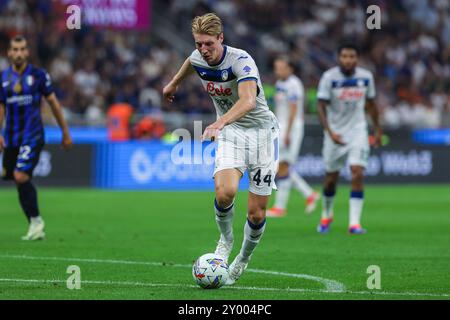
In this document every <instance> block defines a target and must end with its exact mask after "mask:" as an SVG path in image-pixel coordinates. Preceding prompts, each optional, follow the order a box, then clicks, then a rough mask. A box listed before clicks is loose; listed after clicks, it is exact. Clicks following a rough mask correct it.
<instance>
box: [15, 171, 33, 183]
mask: <svg viewBox="0 0 450 320" xmlns="http://www.w3.org/2000/svg"><path fill="white" fill-rule="evenodd" d="M29 180H30V176H29V175H28V174H26V173H25V172H20V171H14V181H15V182H16V183H17V184H23V183H26V182H28V181H29Z"/></svg>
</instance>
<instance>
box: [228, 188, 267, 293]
mask: <svg viewBox="0 0 450 320" xmlns="http://www.w3.org/2000/svg"><path fill="white" fill-rule="evenodd" d="M269 198H270V195H267V196H265V195H257V194H254V193H252V192H249V194H248V215H247V221H246V222H245V225H244V240H243V241H242V246H241V250H240V252H239V254H238V255H237V256H236V258H235V259H234V260H233V262H232V263H231V265H230V277H229V279H228V281H227V284H228V285H231V284H233V283H234V282H235V281H236V280H237V279H239V278H240V276H241V275H242V273H243V272H244V271H245V269H246V268H247V266H248V263H249V261H250V258H251V256H252V254H253V252H254V250H255V248H256V246H257V245H258V243H259V242H260V240H261V237H262V236H263V234H264V231H265V229H266V207H267V203H268V201H269Z"/></svg>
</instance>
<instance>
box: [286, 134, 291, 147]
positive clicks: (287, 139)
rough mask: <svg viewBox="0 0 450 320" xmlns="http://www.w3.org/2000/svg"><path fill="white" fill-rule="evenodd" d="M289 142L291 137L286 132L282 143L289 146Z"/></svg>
mask: <svg viewBox="0 0 450 320" xmlns="http://www.w3.org/2000/svg"><path fill="white" fill-rule="evenodd" d="M290 144H291V137H290V136H289V134H286V136H285V137H284V145H285V146H286V147H289V145H290Z"/></svg>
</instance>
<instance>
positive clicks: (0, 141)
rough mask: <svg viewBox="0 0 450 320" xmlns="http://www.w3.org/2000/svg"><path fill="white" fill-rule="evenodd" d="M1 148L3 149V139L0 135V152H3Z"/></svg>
mask: <svg viewBox="0 0 450 320" xmlns="http://www.w3.org/2000/svg"><path fill="white" fill-rule="evenodd" d="M3 149H5V139H4V138H3V136H2V135H0V153H2V152H3Z"/></svg>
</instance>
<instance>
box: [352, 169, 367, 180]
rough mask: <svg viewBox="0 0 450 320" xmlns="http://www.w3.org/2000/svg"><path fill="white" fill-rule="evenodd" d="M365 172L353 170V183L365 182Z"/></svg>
mask: <svg viewBox="0 0 450 320" xmlns="http://www.w3.org/2000/svg"><path fill="white" fill-rule="evenodd" d="M363 176H364V173H363V170H362V169H359V168H358V169H353V170H352V181H362V180H363Z"/></svg>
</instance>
